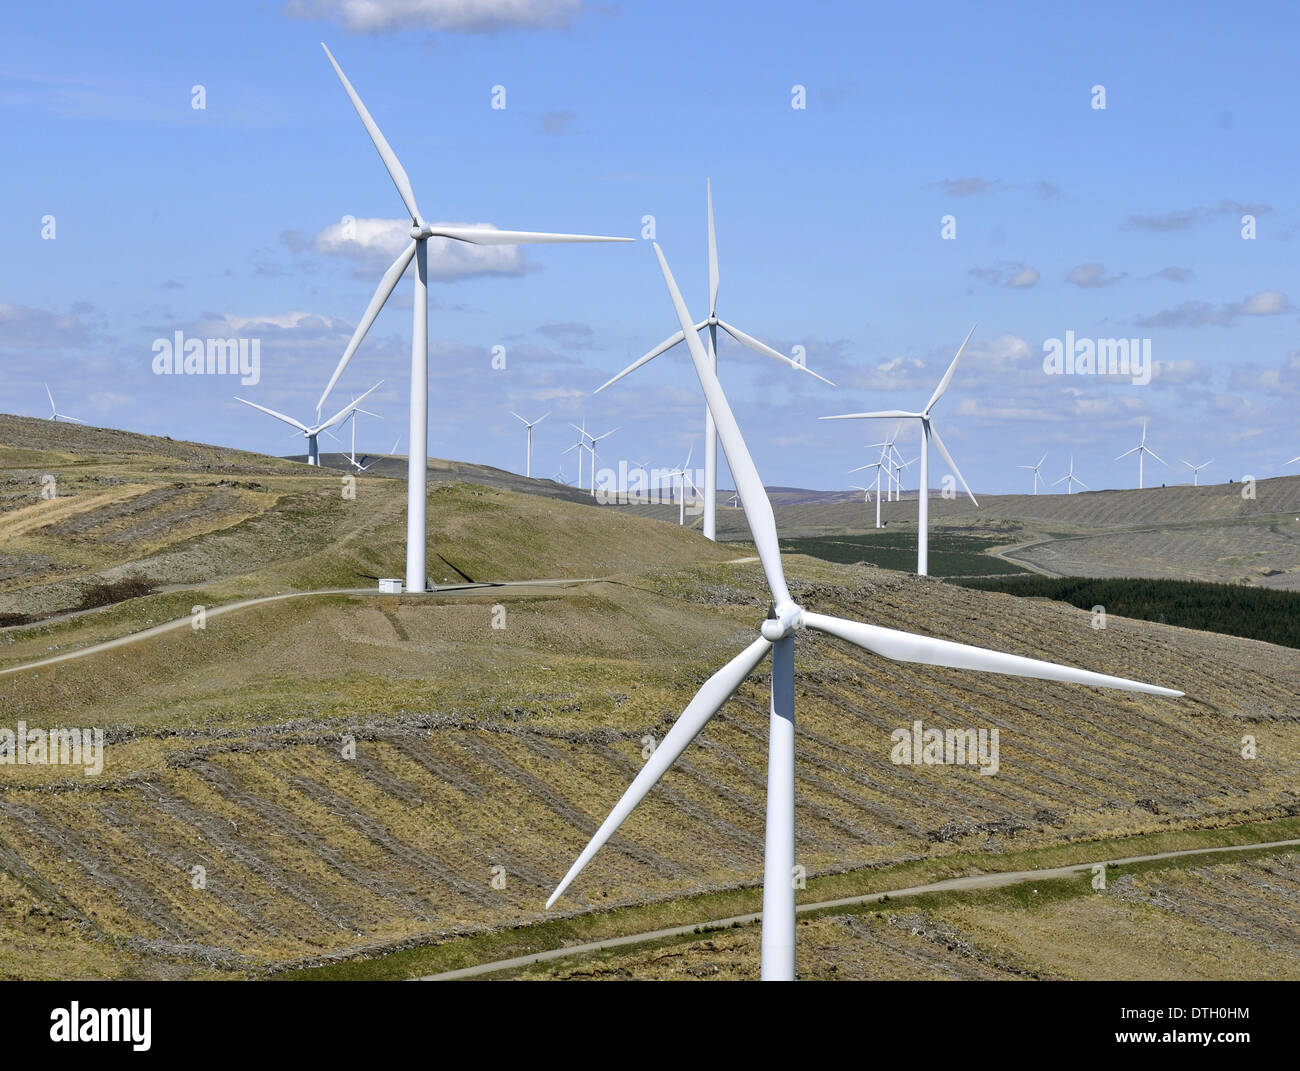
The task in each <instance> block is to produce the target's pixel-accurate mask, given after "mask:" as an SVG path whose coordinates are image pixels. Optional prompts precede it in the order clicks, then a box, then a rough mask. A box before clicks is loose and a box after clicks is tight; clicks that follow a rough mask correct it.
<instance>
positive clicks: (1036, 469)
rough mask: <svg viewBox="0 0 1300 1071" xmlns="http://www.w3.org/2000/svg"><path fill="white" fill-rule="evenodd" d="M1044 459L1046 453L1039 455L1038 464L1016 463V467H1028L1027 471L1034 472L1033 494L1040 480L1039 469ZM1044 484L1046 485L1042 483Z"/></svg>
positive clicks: (1036, 490) (1036, 492) (1035, 492)
mask: <svg viewBox="0 0 1300 1071" xmlns="http://www.w3.org/2000/svg"><path fill="white" fill-rule="evenodd" d="M1046 460H1047V455H1046V454H1044V455H1043V456H1042V457H1040V458H1039V459H1038V464H1037V465H1017V466H1016V468H1018V469H1029V471H1030V472H1032V473H1033V474H1034V494H1038V484H1039V482H1040V481H1042V473H1041V472H1040V471H1039V470H1040V469H1041V468H1042V467H1043V462H1044V461H1046ZM1044 486H1046V484H1044Z"/></svg>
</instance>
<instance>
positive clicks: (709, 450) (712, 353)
mask: <svg viewBox="0 0 1300 1071" xmlns="http://www.w3.org/2000/svg"><path fill="white" fill-rule="evenodd" d="M705 187H706V190H707V192H708V201H709V315H708V317H707V319H704V320H701V321H700V322H699V323H697V324H694V325H692V327H691V330H692V331H695V332H699V331H701V330H703V329H704V328H705V327H707V328H708V329H709V359H710V360H711V361H713V364H714V367H715V368H716V367H717V363H718V328H719V327H720V328H722V330H724V331H725V332H726V333H727V334H729V335H730V336H731V337H732V338H734V339H735V340H736V341H737V342H739V343H740V344H741V345H743V346H748V347H749V348H750V349H751V350H754V351H756V352H758V353H761V354H763V355H764V356H767V357H772V358H775V359H776V360H778V361H781V362H782V363H783V364H786V365H788V366H789V367H791V368H794V369H797V370H798V371H800V372H806V373H807V374H808V375H810V376H812V377H813V378H814V379H820V380H821V381H822V382H823V383H825V384H827V385H829V386H832V387H833V386H835V384H834V383H831V381H830V380H829V379H827V378H826V377H825V376H819V375H818V374H817V373H816V372H814V371H812V370H811V369H810V368H808V367H807V366H806V365H804V364H801V363H800V362H798V361H796V360H794V359H793V358H792V357H787V356H786V355H785V354H784V353H779V352H777V351H776V350H774V349H772V347H771V346H768V345H765V344H764V343H762V342H759V341H758V339H756V338H754V337H752V336H750V335H747V334H745V332H744V331H742V330H740V328H738V327H734V326H732V325H731V324H729V323H727V322H726V321H725V320H722V319H719V317H718V235H717V231H716V230H715V228H714V226H713V183H712V182H711V181H709V180H706V181H705ZM685 337H686V335H685V329H683V330H682V331H678V332H677V333H676V334H675V335H670V336H669V337H668V338H666V339H664V340H663V341H662V342H661V343H659V345H657V346H656V347H655V348H654V349H652V350H651V351H650V352H649V353H647V354H646V355H645V356H644V357H641V358H639V359H638V360H636V361H633V362H632V363H631V364H630V365H628V366H627V367H626V368H624V369H623V371H621V372H620V373H619V374H618V375H616V376H615V377H614V378H613V379H610V380H607V381H606V382H604V383H602V384H601V385H600V386H599V387H597V388H596V390H595V391H594V392H593V393H595V394H599V393H600V392H601V391H603V390H604V389H605V388H606V387H608V386H611V385H613V384H614V383H617V382H618V381H619V380H620V379H622V378H623V377H624V376H625V375H627V374H628V373H629V372H635V371H636V370H637V369H638V368H640V367H641V366H642V365H643V364H645V363H646V362H647V361H652V360H654V358H656V357H658V356H659V355H660V354H661V353H666V352H667V351H668V350H670V349H672V348H673V347H674V346H676V345H677V344H678V343H679V342H681V341H682V339H683V338H685ZM717 496H718V433H717V430H716V429H715V428H714V426H713V415H712V414H711V413H710V412H709V409H708V406H705V409H704V521H703V524H702V526H701V527H702V530H703V532H704V537H705V538H706V539H715V538H716V537H717V512H716V499H717Z"/></svg>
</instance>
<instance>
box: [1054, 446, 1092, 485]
mask: <svg viewBox="0 0 1300 1071" xmlns="http://www.w3.org/2000/svg"><path fill="white" fill-rule="evenodd" d="M1061 483H1063V484H1065V493H1066V494H1067V495H1072V494H1074V485H1075V484H1076V483H1077V484H1078V485H1079V486H1080V487H1082V488H1083V489H1084V490H1085V491H1087V490H1088V485H1087V484H1086V483H1084V482H1083V481H1082V480H1081V479H1079V477H1078V476H1076V475H1075V474H1074V455H1073V454H1071V455H1070V471H1069V472H1067V473H1066V474H1065V475H1064V476H1062V477H1061V478H1060V479H1059V480H1057V481H1056V483H1053V484H1052V486H1053V487H1055V486H1056V485H1057V484H1061Z"/></svg>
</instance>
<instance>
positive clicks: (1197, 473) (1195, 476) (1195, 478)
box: [1178, 458, 1300, 487]
mask: <svg viewBox="0 0 1300 1071" xmlns="http://www.w3.org/2000/svg"><path fill="white" fill-rule="evenodd" d="M1178 460H1180V461H1182V460H1183V459H1182V458H1179V459H1178ZM1297 460H1300V458H1297ZM1183 464H1184V465H1186V466H1187V467H1188V468H1189V469H1191V470H1192V486H1193V487H1200V486H1201V469H1203V468H1206V467H1207V466H1209V465H1213V464H1214V458H1210V460H1209V461H1203V462H1201V464H1199V465H1193V464H1192V463H1191V462H1190V461H1183Z"/></svg>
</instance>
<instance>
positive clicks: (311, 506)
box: [0, 418, 1300, 977]
mask: <svg viewBox="0 0 1300 1071" xmlns="http://www.w3.org/2000/svg"><path fill="white" fill-rule="evenodd" d="M7 420H8V418H7ZM37 423H41V424H44V423H46V422H35V421H32V422H20V423H19V424H18V425H13V424H9V423H7V422H6V423H4V424H3V425H0V435H11V436H12V437H13V438H15V439H18V440H20V441H18V442H16V443H13V444H7V443H5V440H4V439H3V438H0V444H3V445H0V450H4V451H9V452H14V451H17V452H20V453H21V455H22V464H21V465H18V466H11V467H10V468H8V469H7V470H6V471H7V476H6V479H7V480H8V481H9V482H8V483H6V484H5V491H4V498H3V510H2V511H0V554H3V555H4V556H5V558H4V560H5V561H6V562H7V563H9V564H8V566H7V568H8V569H9V574H8V575H6V576H5V578H4V580H3V582H0V607H3V608H6V609H9V610H11V611H20V610H21V611H23V612H31V613H37V614H49V613H54V612H56V611H58V610H61V609H66V608H67V607H69V606H70V605H74V604H75V603H76V601H77V600H78V598H79V597H80V596H81V595H82V594H83V592H84V591H85V589H86V587H87V586H88V585H89V584H90V583H91V582H95V581H100V580H102V579H104V578H106V577H109V578H111V577H121V576H135V575H142V576H144V577H146V578H148V580H149V581H150V582H151V583H152V584H153V585H155V586H157V587H158V588H159V590H158V591H157V592H156V593H155V594H153V595H149V596H146V597H141V598H134V599H130V600H129V601H126V602H123V603H121V604H118V605H114V606H109V607H105V608H103V609H98V610H94V611H91V612H89V613H83V614H78V615H76V616H72V617H66V618H61V619H57V620H47V621H44V622H42V623H39V624H34V625H26V626H21V627H13V628H7V629H0V670H3V669H4V668H6V667H14V666H18V665H21V664H23V663H26V662H29V661H32V660H36V659H40V658H43V657H48V656H50V655H51V654H56V653H68V652H73V651H76V650H79V649H83V648H85V647H87V646H88V645H90V644H92V643H97V642H100V641H103V640H108V639H112V638H114V637H121V636H125V635H127V634H130V633H132V632H135V631H137V630H138V629H140V628H142V627H144V626H146V625H153V624H156V623H158V622H160V621H163V620H167V619H169V618H173V617H183V616H185V615H187V614H188V613H189V612H190V608H191V606H192V605H195V604H202V605H206V606H210V607H211V606H218V605H221V604H223V603H226V602H230V601H232V600H235V599H238V598H244V597H248V596H254V595H259V596H260V595H268V594H272V593H275V592H277V591H291V590H305V589H315V588H321V587H352V586H356V587H370V586H372V584H373V580H371V579H370V578H371V577H373V576H376V575H400V564H401V561H402V541H403V539H404V527H403V525H402V518H403V508H404V490H405V489H404V487H403V485H402V484H401V483H400V482H398V481H393V480H389V479H385V478H383V477H362V478H360V479H358V481H357V498H356V500H355V501H352V500H346V499H344V498H342V496H341V494H340V477H339V473H337V472H330V471H328V470H313V469H308V468H307V467H306V466H302V465H296V464H294V463H292V462H282V461H276V460H273V459H266V458H259V457H256V456H255V455H246V454H240V453H238V452H236V451H223V450H220V449H218V448H214V447H203V446H201V445H197V444H168V443H166V441H164V440H152V439H148V438H147V437H143V436H127V435H125V433H115V432H108V433H105V432H100V431H96V430H94V429H76V428H71V427H70V426H63V425H59V426H56V427H57V429H58V430H57V442H54V441H51V442H50V443H48V444H45V445H41V444H40V442H39V441H38V440H37V439H36V438H34V436H36V434H37V432H38V431H39V429H35V430H32V429H29V428H28V427H26V426H25V425H27V424H37ZM15 427H17V430H16V431H15V430H14V428H15ZM65 427H66V428H67V430H65ZM5 456H6V457H11V456H14V455H13V454H12V453H10V454H6V455H5ZM50 471H53V472H55V473H56V474H57V480H58V486H59V497H58V498H56V499H54V500H52V501H44V500H41V499H40V498H39V497H38V495H39V489H40V486H41V481H40V480H39V475H41V474H42V473H44V472H50ZM33 474H34V475H35V476H36V477H37V478H36V479H35V480H33ZM223 481H224V483H223ZM177 484H180V485H181V486H177ZM65 489H66V494H65ZM429 516H430V521H431V523H430V547H429V550H430V554H429V558H430V562H431V564H433V563H439V562H441V561H446V562H448V563H451V564H449V565H448V567H447V574H446V575H447V576H448V578H449V579H454V578H455V576H456V573H455V570H459V571H461V572H463V573H465V574H467V575H469V576H472V577H474V578H475V579H491V580H505V579H530V578H532V579H536V578H542V577H560V578H569V580H568V582H567V583H566V584H565V585H561V586H551V587H542V586H536V585H533V586H524V587H518V588H515V587H498V588H487V589H471V590H468V591H461V592H445V593H439V594H434V595H427V596H417V597H413V598H412V597H403V598H397V597H384V596H379V595H377V594H366V595H346V594H334V595H308V596H304V597H301V598H296V599H293V600H289V601H280V602H270V603H263V604H260V605H257V606H253V607H249V608H247V609H244V610H240V611H238V612H234V613H230V614H228V615H225V616H221V617H213V618H211V619H209V621H208V622H207V627H206V628H204V629H202V630H193V629H190V628H188V627H187V628H184V629H180V630H177V631H174V632H168V633H165V634H161V635H157V636H153V637H151V638H145V639H141V640H138V641H136V642H132V643H130V644H128V645H125V646H119V647H114V648H111V649H107V650H104V651H101V652H98V653H94V654H90V655H87V656H86V657H82V658H77V659H74V660H71V661H66V662H62V663H59V664H56V665H52V666H46V667H42V668H40V669H35V670H23V671H21V672H16V673H11V674H8V675H3V676H0V726H13V725H14V724H15V723H16V722H18V721H20V720H21V721H25V722H26V723H27V724H28V725H29V726H33V727H35V726H45V727H48V726H53V725H62V726H76V727H91V726H93V727H98V728H101V729H103V730H104V732H105V736H106V739H107V742H108V743H107V759H106V764H105V769H104V772H103V774H102V775H100V776H98V777H84V776H82V775H81V774H80V773H79V772H71V771H69V769H68V768H66V767H48V766H23V767H17V766H0V908H3V910H0V976H5V977H11V976H13V977H69V976H72V977H107V976H112V977H118V976H141V975H143V976H151V977H152V976H166V977H196V976H198V977H201V976H216V977H226V976H232V975H246V974H253V975H261V974H263V973H265V972H268V971H280V970H285V969H288V968H291V967H296V966H304V965H310V964H316V963H324V962H331V961H334V960H338V959H341V958H347V957H357V956H368V955H374V954H378V953H381V952H387V951H392V950H394V949H399V948H403V947H409V946H413V945H423V944H429V943H436V942H441V941H447V940H449V939H451V938H453V937H456V936H458V935H479V934H490V933H494V932H498V931H503V930H506V929H509V928H512V927H517V926H520V925H523V924H527V923H531V922H536V921H538V920H542V919H544V918H553V917H555V916H556V915H557V914H558V915H559V917H561V918H563V917H566V916H571V917H577V916H580V915H585V914H586V913H589V912H594V911H603V910H607V909H609V908H612V907H618V906H628V905H641V904H647V903H649V904H662V905H666V906H665V911H671V905H672V904H673V903H675V902H677V901H678V900H679V899H680V898H682V897H685V896H692V895H698V894H702V893H710V892H726V891H728V890H735V889H743V888H746V887H752V886H753V885H754V884H755V883H756V882H757V881H758V880H759V879H760V877H761V856H762V829H763V814H764V810H763V793H764V771H765V769H766V721H767V706H768V697H767V691H766V690H767V687H768V684H769V681H768V679H767V677H766V676H765V673H766V670H765V669H764V670H761V671H760V673H759V674H758V675H756V676H755V677H754V679H753V680H751V681H750V682H748V683H747V684H745V685H744V686H743V687H742V688H741V690H740V692H739V693H738V694H737V696H736V697H735V699H733V700H732V702H731V703H729V704H728V706H727V707H726V708H725V709H724V710H723V712H722V713H721V714H720V715H719V716H718V717H717V718H716V719H715V720H714V721H713V722H712V723H711V724H710V726H709V727H708V728H707V729H706V730H705V731H704V733H702V734H701V736H700V737H699V738H698V739H697V740H696V742H695V743H694V744H693V745H692V747H691V749H690V750H688V752H687V753H686V755H685V756H684V757H683V761H682V762H680V763H679V764H678V766H677V767H676V768H675V769H674V771H673V772H672V773H671V774H669V775H668V777H667V778H666V779H665V781H664V783H663V785H662V786H661V787H660V788H659V789H657V790H656V791H655V792H654V793H652V795H651V796H650V797H649V798H648V799H647V801H646V802H645V804H643V806H642V807H641V808H640V809H639V810H638V812H637V813H636V815H635V816H633V818H631V819H630V820H629V822H628V823H627V825H626V826H625V827H624V828H623V829H622V830H621V831H620V833H619V834H618V835H617V836H616V837H615V839H614V841H613V842H611V844H610V845H609V846H608V847H607V848H606V850H605V851H604V852H602V853H601V855H600V856H599V857H598V858H597V859H596V860H595V861H594V862H593V864H592V865H591V866H590V867H589V868H588V870H587V871H586V872H585V873H584V874H583V875H582V877H581V878H580V879H579V880H578V881H577V882H576V883H575V885H574V887H573V890H572V894H571V895H570V896H569V897H567V898H566V899H565V900H564V901H562V902H561V904H560V905H558V907H557V912H552V913H546V912H544V911H543V908H542V905H543V902H544V900H545V898H546V895H547V894H548V893H549V891H550V889H551V888H552V887H553V885H554V883H555V882H556V881H557V880H558V878H559V876H560V875H562V874H563V873H564V871H565V870H566V869H567V868H568V866H569V864H570V862H571V861H572V859H573V858H574V856H575V855H576V854H577V852H578V851H579V850H580V849H581V847H582V846H583V844H584V843H585V842H586V840H587V839H588V837H589V836H590V834H591V832H592V831H593V830H594V828H595V826H596V825H597V824H598V823H599V821H600V820H601V819H602V818H603V817H604V815H605V814H606V813H607V811H608V809H609V808H610V806H612V804H613V803H614V802H615V801H616V800H617V798H618V796H619V795H620V794H621V793H622V791H623V789H624V788H625V787H626V785H627V783H628V781H630V779H631V778H632V776H633V775H634V774H635V772H636V770H637V769H638V768H639V767H640V764H641V762H642V757H641V756H642V752H643V749H644V748H645V747H647V745H648V743H649V742H651V741H650V740H647V738H651V740H657V739H662V737H663V734H664V733H665V732H666V730H667V729H668V727H669V726H670V725H671V724H672V722H673V720H674V719H675V717H676V716H677V714H678V713H679V712H680V710H681V708H682V707H683V706H684V705H685V703H686V702H687V701H688V700H689V698H690V697H691V695H692V694H693V692H694V690H695V689H696V688H697V687H698V686H699V684H700V683H701V682H702V681H703V680H704V679H705V678H706V677H707V676H708V675H709V674H710V673H712V672H713V671H714V670H715V669H716V668H717V667H718V666H719V665H720V664H721V663H722V662H723V661H725V660H726V659H728V658H730V657H731V656H732V655H733V654H734V653H735V652H736V651H737V650H738V649H739V648H740V646H741V645H742V644H743V643H745V642H747V641H748V639H749V638H750V637H752V635H753V632H754V628H755V625H756V623H757V621H758V620H759V619H760V618H761V616H762V615H763V613H764V611H765V609H766V605H767V595H766V590H765V587H764V584H763V581H762V576H761V572H760V571H759V569H758V567H757V565H756V564H755V563H754V562H753V561H752V560H747V559H749V556H750V554H751V553H752V552H751V551H749V550H748V548H744V547H739V548H738V547H736V546H719V545H716V544H712V543H709V542H708V541H706V540H704V539H703V538H702V537H700V536H699V535H698V534H697V533H694V532H692V531H690V530H688V529H680V528H678V527H677V526H676V525H672V524H662V523H658V522H655V521H652V520H649V519H646V518H642V517H635V516H628V515H627V514H626V513H625V512H621V511H616V510H606V509H600V508H596V507H594V506H591V505H588V504H586V503H582V502H572V501H568V500H566V499H564V498H563V497H558V498H557V497H550V496H548V495H545V494H543V495H534V494H523V493H518V492H516V491H512V490H507V489H501V488H496V487H491V486H487V485H485V484H482V483H473V482H463V481H462V482H456V483H449V484H446V485H443V486H437V487H434V488H433V489H432V490H431V492H430V504H429ZM786 564H787V569H788V571H789V574H790V579H791V588H792V591H793V593H794V595H795V597H796V598H797V599H799V600H801V601H802V602H804V603H805V605H807V606H809V607H810V608H814V609H817V610H819V611H823V612H828V613H841V614H844V615H846V616H853V617H857V618H859V619H864V620H868V621H871V622H873V623H877V624H882V625H887V626H892V627H898V628H909V629H914V630H917V631H923V632H926V633H929V634H933V635H939V636H943V637H946V638H951V639H955V640H961V641H965V642H971V643H978V644H981V645H985V646H994V647H999V648H1002V649H1005V650H1009V651H1013V652H1017V653H1022V654H1027V655H1031V656H1037V657H1043V658H1051V659H1058V660H1064V661H1068V662H1071V663H1074V664H1077V665H1081V666H1085V667H1087V668H1091V669H1097V670H1103V671H1107V672H1112V673H1119V674H1123V675H1127V676H1134V677H1138V678H1141V679H1147V680H1153V681H1158V682H1160V683H1166V684H1169V685H1172V686H1176V687H1179V688H1182V689H1185V690H1186V691H1187V692H1188V696H1187V697H1186V698H1184V699H1180V700H1176V701H1170V700H1161V699H1157V698H1154V697H1149V696H1141V695H1132V694H1127V693H1103V692H1095V691H1092V690H1089V689H1082V688H1075V687H1070V686H1067V685H1058V684H1052V683H1050V682H1040V681H1022V680H1016V679H1004V678H996V677H983V676H976V675H966V674H958V673H955V672H951V671H944V670H938V669H933V668H929V667H923V666H903V665H897V664H894V663H889V662H885V661H883V660H880V659H878V658H875V657H872V656H868V655H866V654H865V653H863V652H860V651H858V650H856V649H854V648H849V647H847V646H845V645H843V644H842V643H840V642H838V641H835V640H832V639H829V638H827V637H824V636H819V635H813V634H804V635H801V636H800V637H799V641H798V665H799V671H800V678H799V683H798V691H797V704H798V711H799V714H798V717H799V726H800V729H799V736H798V777H799V785H798V793H799V795H798V829H799V840H798V854H799V860H800V862H801V863H803V864H804V865H805V866H806V867H807V869H808V871H809V873H810V875H819V874H834V873H840V872H845V871H849V870H855V869H858V868H864V867H879V866H884V865H890V864H899V863H904V862H906V861H908V860H930V859H938V860H942V859H944V858H948V857H951V856H955V855H958V854H961V853H966V854H969V853H971V852H977V853H983V854H990V855H997V854H999V853H1003V852H1007V851H1010V850H1017V851H1019V850H1025V849H1030V848H1035V847H1050V846H1055V845H1061V844H1068V843H1075V842H1086V841H1090V840H1094V839H1096V838H1099V837H1115V836H1127V835H1131V834H1140V833H1144V832H1152V831H1170V830H1199V829H1207V828H1218V827H1223V826H1228V825H1233V824H1236V823H1240V822H1245V821H1256V822H1261V823H1267V822H1269V821H1273V820H1277V819H1279V818H1282V817H1284V816H1289V815H1292V814H1295V813H1296V812H1297V811H1300V796H1297V794H1296V791H1295V779H1294V770H1295V766H1296V763H1297V762H1298V761H1300V718H1298V717H1297V713H1296V705H1295V701H1296V696H1297V695H1300V666H1298V665H1297V662H1296V659H1295V657H1294V651H1292V650H1289V649H1284V648H1280V647H1273V646H1270V645H1268V644H1263V643H1258V642H1254V641H1250V640H1245V639H1237V638H1233V637H1224V636H1218V635H1212V634H1207V633H1201V632H1194V631H1190V630H1186V629H1179V628H1174V627H1170V626H1162V625H1159V624H1154V623H1149V622H1143V621H1132V620H1125V619H1123V618H1113V619H1112V620H1111V621H1110V622H1108V628H1107V629H1106V630H1105V631H1104V632H1101V631H1097V630H1094V629H1092V628H1091V626H1090V616H1089V614H1088V613H1087V612H1085V611H1081V610H1078V609H1075V608H1074V607H1071V606H1068V605H1065V604H1061V603H1046V602H1040V601H1038V600H1031V599H1020V598H1014V597H1011V596H1007V595H1001V594H996V593H990V592H982V591H974V590H967V589H963V588H959V587H956V586H953V585H949V584H945V583H942V582H940V581H937V580H928V579H917V578H915V577H910V576H907V575H905V574H901V573H893V572H889V571H887V570H882V569H879V568H874V567H870V566H863V565H851V564H837V563H833V562H828V561H822V560H818V559H814V558H810V557H804V556H800V555H789V556H788V557H787V559H786ZM453 566H454V569H453ZM434 572H435V574H436V573H437V570H434ZM593 577H594V578H598V579H595V580H589V579H587V578H593ZM498 608H503V610H504V617H503V616H502V613H501V611H500V610H498ZM498 622H500V623H501V624H504V627H503V628H496V627H493V626H494V624H495V623H498ZM1243 682H1248V686H1245V685H1244V684H1243ZM918 718H919V719H923V721H924V722H925V724H926V725H927V726H929V725H933V726H935V727H939V728H944V727H994V728H998V729H999V732H1000V734H1001V752H1002V753H1001V769H1000V771H999V773H998V774H997V775H996V776H981V775H980V774H979V773H978V772H977V771H975V770H974V769H971V768H962V767H939V766H931V767H926V766H919V767H912V766H898V765H894V764H893V763H892V762H891V761H890V748H891V740H890V734H891V732H892V731H893V730H894V729H896V728H899V727H904V726H910V725H911V724H912V722H913V720H915V719H918ZM1245 734H1251V735H1253V736H1255V737H1256V738H1257V741H1258V754H1257V757H1255V758H1253V759H1245V758H1243V756H1242V747H1241V740H1242V737H1243V735H1245ZM196 867H201V868H202V871H201V874H202V876H203V881H202V883H201V887H196V882H197V877H196V875H198V874H199V873H200V872H199V871H196V870H195V868H196ZM497 868H501V869H497ZM502 878H503V879H504V884H501V881H500V879H502Z"/></svg>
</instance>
